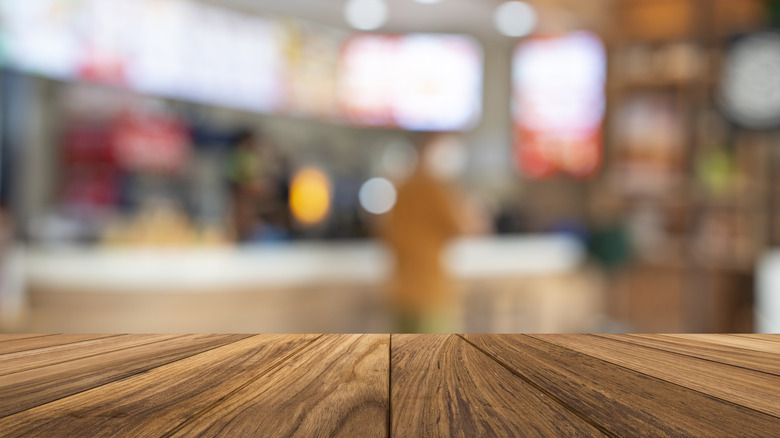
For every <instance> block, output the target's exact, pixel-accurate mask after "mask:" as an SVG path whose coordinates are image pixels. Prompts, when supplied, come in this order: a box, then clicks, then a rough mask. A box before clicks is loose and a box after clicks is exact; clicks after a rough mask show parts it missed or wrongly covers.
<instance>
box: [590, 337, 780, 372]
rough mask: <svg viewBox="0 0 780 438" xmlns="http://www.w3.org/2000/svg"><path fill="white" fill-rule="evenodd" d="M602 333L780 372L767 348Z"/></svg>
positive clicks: (779, 358)
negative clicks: (765, 350)
mask: <svg viewBox="0 0 780 438" xmlns="http://www.w3.org/2000/svg"><path fill="white" fill-rule="evenodd" d="M600 336H603V337H606V338H611V339H617V340H622V341H625V342H631V343H633V344H637V345H644V346H646V347H651V348H659V349H661V350H665V351H670V352H673V353H678V354H684V355H686V356H692V357H698V358H700V359H706V360H711V361H714V362H720V363H724V364H728V365H734V366H738V367H743V368H748V369H752V370H756V371H761V372H765V373H769V374H774V375H777V376H780V356H778V355H777V354H772V353H767V352H764V351H755V350H749V349H745V348H738V347H731V346H728V345H720V344H714V343H711V342H705V341H698V340H694V339H678V338H672V337H664V336H659V335H600Z"/></svg>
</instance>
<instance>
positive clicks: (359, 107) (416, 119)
mask: <svg viewBox="0 0 780 438" xmlns="http://www.w3.org/2000/svg"><path fill="white" fill-rule="evenodd" d="M338 94H339V99H340V105H341V108H342V111H343V112H344V114H345V116H346V118H347V119H348V120H349V121H350V122H352V123H356V124H359V125H365V126H379V127H400V128H404V129H411V130H430V131H445V130H462V129H468V128H471V127H473V126H474V125H475V124H476V123H477V122H478V121H479V118H480V116H481V112H482V51H481V48H480V46H479V45H478V44H477V43H476V42H475V41H474V40H472V39H471V38H468V37H465V36H460V35H431V34H411V35H374V34H364V35H357V36H354V37H352V38H350V39H349V40H348V41H347V42H346V43H345V45H344V48H343V50H342V58H341V65H340V74H339V90H338Z"/></svg>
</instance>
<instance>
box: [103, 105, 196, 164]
mask: <svg viewBox="0 0 780 438" xmlns="http://www.w3.org/2000/svg"><path fill="white" fill-rule="evenodd" d="M111 134H112V143H113V146H114V154H115V156H116V159H117V162H118V163H119V165H120V166H122V167H123V168H125V169H128V170H134V171H152V172H163V173H166V172H177V171H179V170H181V169H182V168H183V167H184V165H185V164H186V162H187V158H188V155H189V146H190V138H189V133H188V131H187V129H186V127H185V125H184V123H183V122H182V121H180V120H178V119H176V118H174V117H173V116H169V115H164V114H154V113H151V112H149V113H142V112H126V113H125V114H122V115H121V116H120V117H119V118H118V120H117V121H116V123H115V125H114V127H113V129H112V133H111Z"/></svg>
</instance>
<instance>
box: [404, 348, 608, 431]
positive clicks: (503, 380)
mask: <svg viewBox="0 0 780 438" xmlns="http://www.w3.org/2000/svg"><path fill="white" fill-rule="evenodd" d="M392 344H393V345H392V350H393V351H392V390H391V394H392V400H391V406H392V436H396V437H423V436H463V437H476V436H524V435H538V436H603V434H602V433H601V432H599V430H598V429H597V428H596V427H594V426H592V425H591V424H588V423H587V422H586V421H585V420H583V419H581V418H580V417H578V416H577V415H575V414H574V413H572V412H571V411H569V410H567V409H566V408H565V407H563V406H561V405H559V404H558V403H557V402H556V401H555V400H554V399H553V398H551V397H549V396H547V395H545V394H543V393H541V392H540V391H538V390H537V388H535V387H533V386H532V385H530V384H529V383H527V382H525V381H524V380H522V379H521V378H519V377H517V376H516V375H514V374H513V373H512V372H510V371H509V370H507V369H506V368H504V367H502V366H501V365H499V364H498V363H496V362H495V361H494V360H493V359H491V358H490V357H488V356H486V355H485V354H483V353H482V352H480V351H479V350H477V349H476V348H474V347H473V346H471V345H469V344H468V343H466V342H465V341H464V340H463V339H461V338H459V337H457V336H455V335H393V342H392Z"/></svg>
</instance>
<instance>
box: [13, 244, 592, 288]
mask: <svg viewBox="0 0 780 438" xmlns="http://www.w3.org/2000/svg"><path fill="white" fill-rule="evenodd" d="M584 257H585V254H584V249H583V248H582V245H580V244H579V243H578V242H577V241H576V240H574V239H571V238H568V237H564V236H553V235H536V236H512V237H505V236H500V237H479V238H464V239H460V240H457V241H456V242H454V243H453V244H452V245H451V246H450V248H449V249H448V250H447V251H446V254H445V260H446V265H447V266H448V268H449V269H450V271H451V272H452V274H453V275H454V276H455V277H456V278H463V279H476V278H495V277H503V276H506V277H509V276H533V275H548V274H556V273H567V272H571V271H573V270H575V269H576V268H577V267H579V266H580V265H581V264H582V263H583V261H584ZM391 263H392V259H391V257H390V254H389V253H388V251H387V250H386V248H384V247H383V246H382V245H380V244H379V243H377V242H373V241H362V242H350V243H332V242H327V243H302V242H296V243H292V244H278V245H266V246H257V247H249V248H221V249H219V248H213V249H197V248H186V249H160V248H153V249H99V248H28V249H27V250H26V251H25V252H24V272H25V283H26V284H27V286H28V287H36V286H40V287H44V288H46V289H48V290H56V289H67V290H74V289H79V290H83V291H90V290H95V291H105V292H109V291H121V292H131V291H139V292H146V291H149V290H155V291H179V292H197V291H213V290H214V289H215V288H222V289H238V288H245V287H264V286H299V285H317V284H322V283H328V282H339V283H375V282H379V281H382V280H383V279H384V278H386V276H387V275H389V273H390V270H391V267H392V266H391Z"/></svg>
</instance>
